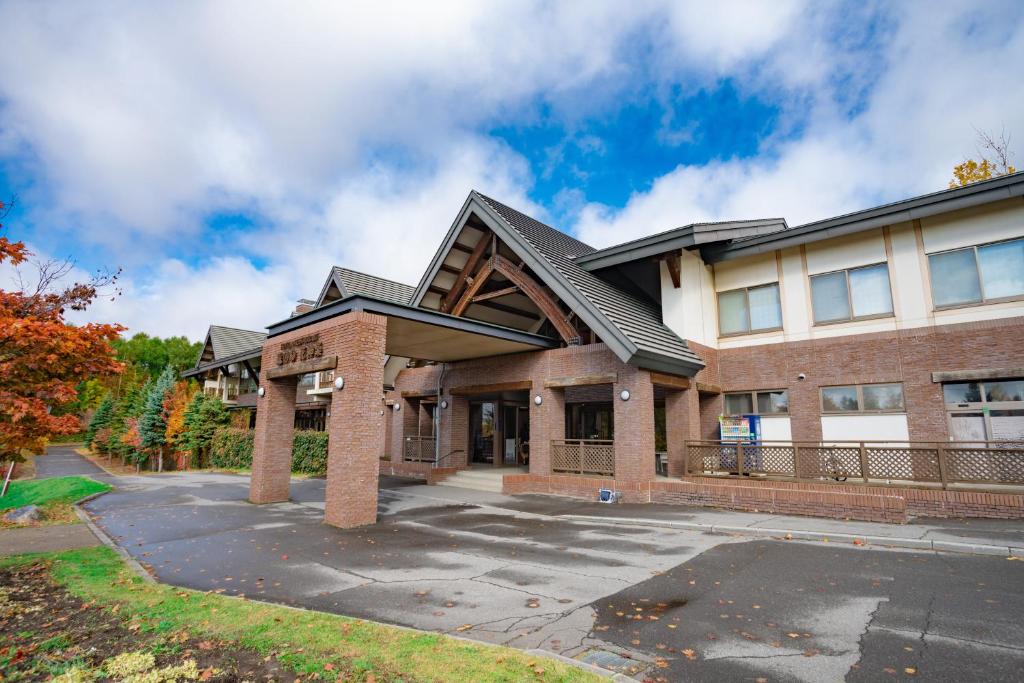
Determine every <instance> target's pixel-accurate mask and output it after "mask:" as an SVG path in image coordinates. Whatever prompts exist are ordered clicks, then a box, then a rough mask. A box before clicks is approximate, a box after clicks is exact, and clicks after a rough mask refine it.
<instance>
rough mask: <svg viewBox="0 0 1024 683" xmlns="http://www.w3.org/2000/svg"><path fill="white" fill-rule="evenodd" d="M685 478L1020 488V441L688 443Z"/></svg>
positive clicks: (1023, 457)
mask: <svg viewBox="0 0 1024 683" xmlns="http://www.w3.org/2000/svg"><path fill="white" fill-rule="evenodd" d="M685 472H686V474H711V475H729V474H739V475H743V474H759V475H768V476H775V477H786V478H791V479H798V480H826V481H848V480H849V481H854V482H857V481H860V482H863V483H871V484H886V483H889V482H899V483H905V482H911V483H927V484H941V485H942V487H943V488H946V487H947V486H948V485H949V484H1004V485H1015V484H1021V485H1024V441H971V442H958V441H948V442H909V443H903V444H893V443H891V442H880V441H861V442H856V443H851V442H843V443H836V444H825V443H820V442H791V441H758V442H754V443H740V442H733V441H688V442H686V457H685Z"/></svg>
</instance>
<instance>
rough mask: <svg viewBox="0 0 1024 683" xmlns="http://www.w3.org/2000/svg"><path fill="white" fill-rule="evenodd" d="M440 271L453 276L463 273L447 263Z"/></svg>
mask: <svg viewBox="0 0 1024 683" xmlns="http://www.w3.org/2000/svg"><path fill="white" fill-rule="evenodd" d="M440 270H441V271H443V272H445V273H450V274H452V275H458V274H459V273H461V272H462V271H461V270H459V269H458V268H456V267H455V266H449V265H448V264H447V263H442V264H441V268H440Z"/></svg>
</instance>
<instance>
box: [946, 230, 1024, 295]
mask: <svg viewBox="0 0 1024 683" xmlns="http://www.w3.org/2000/svg"><path fill="white" fill-rule="evenodd" d="M928 268H929V270H930V271H931V280H932V300H933V301H934V303H935V307H936V308H944V307H951V306H963V305H966V304H979V303H984V302H986V301H996V300H999V299H1006V298H1011V297H1019V296H1022V295H1024V239H1016V240H1010V241H1009V242H995V243H993V244H984V245H981V246H977V247H967V248H965V249H954V250H953V251H944V252H940V253H938V254H929V255H928Z"/></svg>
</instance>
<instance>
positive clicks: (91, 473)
mask: <svg viewBox="0 0 1024 683" xmlns="http://www.w3.org/2000/svg"><path fill="white" fill-rule="evenodd" d="M35 465H36V479H46V478H48V477H69V476H72V475H84V476H88V477H96V478H97V479H104V480H105V481H106V480H109V478H108V475H107V473H106V472H104V471H103V470H102V469H101V468H99V467H97V466H96V465H93V464H92V463H91V462H89V461H88V460H86V459H85V458H83V457H82V456H80V455H79V454H78V453H76V452H75V446H50V447H49V448H48V449H47V451H46V454H45V455H37V456H36V458H35Z"/></svg>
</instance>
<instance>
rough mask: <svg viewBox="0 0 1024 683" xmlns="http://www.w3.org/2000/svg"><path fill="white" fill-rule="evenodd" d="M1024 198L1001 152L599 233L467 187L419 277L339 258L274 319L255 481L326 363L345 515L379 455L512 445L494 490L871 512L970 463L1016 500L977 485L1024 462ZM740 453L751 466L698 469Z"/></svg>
mask: <svg viewBox="0 0 1024 683" xmlns="http://www.w3.org/2000/svg"><path fill="white" fill-rule="evenodd" d="M1022 198H1024V174H1014V175H1010V176H1004V177H1001V178H997V179H994V180H990V181H985V182H981V183H976V184H974V185H971V186H968V187H965V188H957V189H952V190H946V191H942V192H937V193H934V194H930V195H925V196H921V197H916V198H913V199H909V200H905V201H901V202H896V203H893V204H888V205H885V206H880V207H876V208H873V209H868V210H865V211H859V212H856V213H852V214H847V215H844V216H839V217H836V218H832V219H828V220H824V221H818V222H815V223H811V224H807V225H802V226H796V227H790V226H788V225H787V223H786V221H785V220H784V219H781V218H780V219H760V220H745V221H729V222H720V223H704V224H691V225H686V226H684V227H680V228H675V229H672V230H669V231H667V232H661V233H657V234H654V235H651V236H649V237H645V238H642V239H639V240H635V241H632V242H627V243H625V244H620V245H616V246H613V247H609V248H606V249H601V250H596V249H594V248H592V247H590V246H588V245H586V244H583V243H582V242H579V241H578V240H576V239H574V238H573V237H571V236H569V235H567V234H565V233H562V232H560V231H558V230H556V229H554V228H551V227H549V226H547V225H544V224H542V223H540V222H538V221H536V220H534V219H532V218H530V217H529V216H526V215H524V214H522V213H520V212H519V211H516V210H515V209H513V208H511V207H508V206H506V205H504V204H502V203H500V202H498V201H495V200H493V199H491V198H489V197H486V196H484V195H481V194H479V193H477V192H471V193H470V195H469V197H468V198H467V199H466V201H465V203H464V204H463V206H462V208H461V210H460V211H459V213H458V215H457V217H456V219H455V221H454V223H453V224H452V226H451V229H450V230H449V231H448V233H447V235H446V236H445V238H444V240H443V242H442V244H441V246H440V248H439V249H438V251H437V253H436V254H435V255H434V258H433V259H432V261H431V262H430V265H429V267H428V268H427V270H426V272H425V273H424V274H423V275H422V277H421V278H420V281H419V283H418V285H417V286H416V287H409V286H406V285H401V284H399V283H393V282H390V281H387V280H383V279H381V278H376V277H373V276H368V275H363V274H360V273H355V272H354V271H349V270H345V269H338V268H336V269H334V270H332V272H331V274H330V276H329V277H328V280H327V282H326V283H325V285H324V287H323V290H322V291H321V293H320V296H319V297H318V299H317V301H316V302H315V303H314V304H313V305H312V306H311V307H310V308H309V310H307V311H304V312H300V313H296V314H293V315H292V316H291V317H289V318H288V319H286V320H283V321H281V322H279V323H276V324H274V325H271V326H270V327H269V334H268V336H267V338H266V340H265V342H264V343H263V345H262V347H261V349H260V356H261V357H260V365H259V367H260V368H261V369H260V370H259V371H258V373H259V387H260V389H259V393H260V396H259V398H258V399H257V400H256V406H257V411H256V449H255V460H254V474H253V480H252V492H251V498H252V500H253V501H255V502H270V501H276V500H284V499H286V498H287V472H288V458H289V453H290V449H289V448H288V446H289V443H290V438H291V429H290V428H291V427H292V426H293V424H294V420H295V418H294V414H295V403H296V402H295V397H296V390H297V389H296V387H297V386H298V385H299V383H300V382H301V381H302V379H301V378H302V377H307V376H316V377H317V379H316V380H315V382H316V386H317V387H319V388H321V389H324V390H325V391H324V399H323V400H324V401H326V402H328V403H329V405H327V406H325V420H324V427H325V428H326V429H327V430H328V431H329V432H330V440H329V441H330V446H329V450H330V454H329V460H330V465H329V474H328V479H329V482H328V487H327V520H328V521H329V522H331V523H334V524H338V525H341V526H351V525H356V524H362V523H368V522H372V521H373V519H374V515H375V510H376V481H377V476H378V474H379V472H381V471H384V472H390V473H396V474H406V475H413V476H420V477H423V478H425V479H427V480H428V481H436V480H437V479H439V478H441V477H443V476H446V475H448V474H450V473H451V472H455V471H460V470H467V469H473V468H487V469H488V470H489V471H496V470H498V468H505V469H502V470H501V473H502V474H505V476H504V480H503V484H502V486H503V489H504V490H505V491H506V492H523V491H538V492H560V493H567V494H570V495H586V496H588V497H590V496H593V495H596V490H597V488H599V487H602V486H604V487H608V488H613V489H616V490H618V491H619V492H621V493H622V494H623V495H624V496H625V498H626V499H627V500H630V499H633V500H638V501H648V500H665V501H681V502H695V501H696V502H710V503H715V504H733V505H737V506H740V507H751V506H761V508H762V509H764V508H765V507H766V506H770V507H772V508H773V509H779V510H790V511H797V512H805V511H814V510H818V511H822V510H829V511H833V512H835V514H843V515H846V516H851V515H852V516H859V517H863V518H882V519H896V518H899V517H900V515H901V514H905V513H906V511H907V510H908V509H910V510H911V511H914V510H917V511H921V510H925V509H933V508H934V509H933V511H935V509H939V510H946V511H947V512H952V513H956V512H958V511H959V512H963V511H964V510H967V509H968V508H969V506H970V505H971V504H972V503H970V502H968V500H967V498H964V497H963V496H961V497H960V498H957V496H958V495H960V494H955V495H954V490H953V489H956V486H949V484H950V482H953V483H957V482H959V483H966V484H970V483H971V482H973V481H975V480H976V481H977V483H978V484H979V485H982V484H983V485H986V490H987V491H988V493H985V494H984V495H986V496H994V497H992V498H990V499H989V498H986V499H985V500H986V501H987V502H984V503H977V504H978V505H980V506H982V507H985V506H988V508H990V509H993V510H995V509H996V508H998V511H1000V514H1005V515H1007V516H1019V511H1020V509H1021V503H1022V500H1021V498H1020V496H1019V495H1015V493H1014V492H1013V491H1009V490H997V491H996V492H994V493H993V492H992V491H993V487H994V486H997V485H1002V484H1021V483H1024V450H1020V449H1012V448H1008V447H1007V446H1008V445H1009V444H1005V443H1004V444H1000V445H998V448H996V446H994V445H993V444H991V443H989V442H994V441H1013V440H1024V334H1022V332H1024V199H1022ZM652 227H657V226H652ZM211 367H213V366H211V365H210V361H207V362H206V365H204V364H203V360H202V359H201V360H200V362H199V364H198V365H197V371H199V369H200V368H205V369H206V371H208V370H209V369H210V368H211ZM723 429H730V430H735V429H738V430H740V432H738V433H739V434H741V436H740V443H747V444H748V447H747V450H746V451H745V452H744V451H743V450H742V449H740V450H739V452H737V448H736V447H735V446H728V447H723V446H722V445H721V444H720V443H718V441H719V439H720V435H721V430H723ZM750 429H754V430H755V431H756V434H755V435H749V434H748V430H750ZM702 441H713V442H715V443H714V444H713V445H709V444H707V443H703V444H702V443H700V442H702ZM859 442H879V443H878V444H874V445H871V446H870V447H869V446H866V445H864V444H863V443H861V444H860V445H859V446H857V444H858V443H859ZM800 444H803V445H804V446H803V448H804V450H803V451H802V455H801V451H800V446H799V445H800ZM952 444H961V445H963V444H966V445H963V448H962V449H960V450H957V451H956V453H954V450H955V449H954V448H953V445H952ZM840 446H842V447H840ZM997 450H998V451H999V452H998V453H995V451H997ZM808 454H810V455H808ZM996 456H997V457H996ZM730 457H731V458H732V461H731V464H730V462H729V458H730ZM801 458H803V459H802V460H801ZM956 458H961V460H957V459H956ZM970 458H973V459H974V460H971V462H972V463H974V464H972V465H971V466H970V467H967V465H965V464H964V463H965V462H968V459H970ZM979 458H981V459H982V460H984V462H982V463H981V464H978V463H977V462H975V461H977V460H978V459H979ZM783 461H786V462H787V463H788V464H780V463H782V462H783ZM773 463H774V464H773ZM786 468H789V469H788V470H786ZM808 468H809V469H808ZM971 468H973V469H971ZM969 470H970V471H969ZM737 471H738V473H739V474H745V475H755V476H754V477H747V478H746V479H740V480H739V481H740V482H741V485H739V486H736V485H735V482H736V481H737V479H736V478H733V479H732V480H709V479H706V478H705V477H704V476H701V475H710V474H726V473H728V472H737ZM787 472H788V473H789V474H792V477H790V478H792V479H794V480H797V481H795V482H793V483H790V482H783V481H781V479H783V478H785V477H784V475H786V474H787ZM979 472H980V473H979ZM773 475H779V476H778V477H776V478H774V479H773ZM850 478H853V479H858V480H860V483H861V484H862V487H861V488H860V489H857V490H856V491H852V490H847V489H849V488H850V487H849V486H848V485H839V484H838V483H837V482H843V481H845V480H847V479H850ZM332 479H334V480H335V482H336V485H332V483H331V480H332ZM800 480H802V482H801V481H800ZM727 481H732V482H734V487H733V489H731V490H726V489H724V488H722V487H725V486H727V484H726V483H725V482H727ZM894 481H895V482H899V481H906V482H910V483H913V484H915V485H919V484H929V483H935V484H936V485H939V484H941V488H939V490H938V491H937V492H936V491H932V490H929V489H928V486H924V487H923V489H922V490H923V492H921V493H914V494H907V495H902V497H901V496H900V495H896V494H893V493H892V491H893V490H894V489H891V488H885V487H884V486H882V484H892V483H893V482H894ZM773 482H774V483H773ZM759 485H761V488H759V489H758V488H757V487H758V486H759ZM830 486H831V488H829V487H830ZM716 487H718V488H716ZM741 489H742V490H741ZM947 489H948V490H947ZM963 495H966V494H963ZM977 495H982V494H980V493H979V494H977ZM843 496H847V497H846V498H844V497H843ZM896 498H899V500H900V501H902V502H898V501H897V502H893V499H896ZM744 501H746V502H744ZM750 501H753V502H750ZM992 501H995V502H992ZM976 502H977V501H975V503H976ZM894 506H895V507H894ZM901 506H902V507H901ZM929 506H931V508H929ZM958 506H959V507H958ZM901 510H902V512H901Z"/></svg>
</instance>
